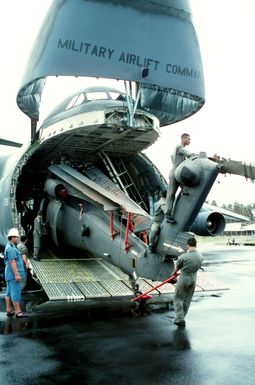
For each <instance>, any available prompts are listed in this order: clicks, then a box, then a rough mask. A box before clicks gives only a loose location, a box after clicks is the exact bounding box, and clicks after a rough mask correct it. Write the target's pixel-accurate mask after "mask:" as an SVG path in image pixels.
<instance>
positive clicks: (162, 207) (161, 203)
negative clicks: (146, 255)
mask: <svg viewBox="0 0 255 385" xmlns="http://www.w3.org/2000/svg"><path fill="white" fill-rule="evenodd" d="M165 213H166V191H161V192H160V199H159V200H158V201H157V202H156V203H154V216H153V219H152V223H151V229H150V243H149V250H150V252H151V253H153V252H154V247H155V244H156V240H157V239H156V238H157V236H158V234H159V232H160V225H161V223H162V222H163V219H164V217H165Z"/></svg>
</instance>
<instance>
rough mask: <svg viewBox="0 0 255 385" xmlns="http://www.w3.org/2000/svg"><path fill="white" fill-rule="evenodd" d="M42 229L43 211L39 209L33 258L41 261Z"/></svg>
mask: <svg viewBox="0 0 255 385" xmlns="http://www.w3.org/2000/svg"><path fill="white" fill-rule="evenodd" d="M42 230H43V222H42V211H41V210H38V212H37V216H36V218H35V220H34V231H33V240H34V255H33V260H35V261H40V258H39V251H40V248H41V238H42Z"/></svg>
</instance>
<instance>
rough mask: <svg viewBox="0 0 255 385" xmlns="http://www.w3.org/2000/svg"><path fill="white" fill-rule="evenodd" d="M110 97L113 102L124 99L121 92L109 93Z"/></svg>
mask: <svg viewBox="0 0 255 385" xmlns="http://www.w3.org/2000/svg"><path fill="white" fill-rule="evenodd" d="M109 95H110V97H111V99H113V100H121V99H122V98H123V96H122V95H121V94H120V93H119V92H109ZM123 99H124V98H123Z"/></svg>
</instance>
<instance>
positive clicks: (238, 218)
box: [201, 203, 250, 223]
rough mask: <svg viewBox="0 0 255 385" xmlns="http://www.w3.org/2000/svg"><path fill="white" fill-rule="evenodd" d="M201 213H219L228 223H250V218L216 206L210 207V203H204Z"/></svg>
mask: <svg viewBox="0 0 255 385" xmlns="http://www.w3.org/2000/svg"><path fill="white" fill-rule="evenodd" d="M201 211H217V212H218V213H221V214H222V215H223V216H224V218H225V220H226V222H227V223H228V222H250V218H248V217H246V216H244V215H240V214H237V213H234V212H233V211H230V210H226V209H223V208H222V207H217V206H214V205H210V204H208V203H204V204H203V207H202V209H201Z"/></svg>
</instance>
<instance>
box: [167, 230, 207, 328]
mask: <svg viewBox="0 0 255 385" xmlns="http://www.w3.org/2000/svg"><path fill="white" fill-rule="evenodd" d="M196 246H197V241H196V239H195V238H189V239H188V240H187V252H186V253H184V254H182V255H181V256H180V257H179V258H178V260H177V262H176V268H175V271H174V272H173V274H176V273H177V272H178V270H181V275H180V277H179V279H178V282H177V285H176V288H175V295H174V310H175V314H176V318H175V320H174V323H175V325H178V326H185V316H186V314H187V312H188V310H189V306H190V303H191V299H192V297H193V294H194V290H195V286H196V279H197V271H198V270H199V269H200V267H201V265H202V262H203V256H202V254H201V253H199V252H198V251H197V249H196Z"/></svg>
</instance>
